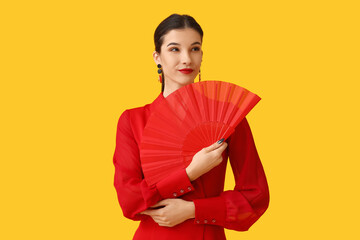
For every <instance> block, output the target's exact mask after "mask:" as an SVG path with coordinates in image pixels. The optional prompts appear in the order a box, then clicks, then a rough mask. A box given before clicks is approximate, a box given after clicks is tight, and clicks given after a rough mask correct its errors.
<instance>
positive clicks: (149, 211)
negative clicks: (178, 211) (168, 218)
mask: <svg viewBox="0 0 360 240" xmlns="http://www.w3.org/2000/svg"><path fill="white" fill-rule="evenodd" d="M142 214H145V215H149V216H151V217H154V216H159V215H160V213H159V210H158V209H154V210H152V209H147V210H145V211H143V212H142Z"/></svg>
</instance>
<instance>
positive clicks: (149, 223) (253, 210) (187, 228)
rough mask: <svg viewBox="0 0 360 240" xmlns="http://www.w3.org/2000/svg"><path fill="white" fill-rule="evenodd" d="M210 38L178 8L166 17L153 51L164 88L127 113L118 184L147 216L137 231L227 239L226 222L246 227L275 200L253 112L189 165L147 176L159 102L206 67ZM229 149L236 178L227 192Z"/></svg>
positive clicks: (120, 132)
mask: <svg viewBox="0 0 360 240" xmlns="http://www.w3.org/2000/svg"><path fill="white" fill-rule="evenodd" d="M202 38H203V31H202V29H201V27H200V26H199V24H198V23H197V22H196V21H195V20H194V19H193V18H192V17H190V16H188V15H177V14H173V15H171V16H169V17H168V18H166V19H165V20H164V21H163V22H161V23H160V25H159V26H158V27H157V29H156V31H155V35H154V40H155V51H154V53H153V57H154V60H155V63H156V64H157V66H158V68H159V69H160V70H159V73H161V76H160V80H161V82H162V92H161V93H160V94H159V96H158V97H157V98H156V99H155V100H154V102H153V103H151V104H148V105H145V106H144V107H139V108H134V109H129V110H126V111H124V112H123V114H122V115H121V116H120V118H119V122H118V126H117V136H116V149H115V153H114V158H113V163H114V166H115V178H114V186H115V188H116V190H117V194H118V200H119V203H120V205H121V208H122V210H123V214H124V216H125V217H127V218H129V219H132V220H140V221H141V222H140V225H139V227H138V229H137V231H136V233H135V236H134V239H147V240H151V239H156V240H161V239H172V240H176V239H206V240H210V239H216V240H221V239H226V238H225V234H224V228H228V229H234V230H238V231H246V230H248V229H249V227H250V226H251V225H252V224H253V223H254V222H256V221H257V219H258V218H259V217H260V216H261V215H262V214H263V213H264V212H265V210H266V209H267V207H268V204H269V191H268V185H267V181H266V177H265V173H264V170H263V167H262V164H261V162H260V159H259V156H258V153H257V150H256V147H255V143H254V140H253V137H252V134H251V130H250V127H249V125H248V122H247V120H246V118H244V119H243V120H242V121H241V122H240V123H239V125H238V126H237V127H236V129H235V132H234V133H233V134H232V135H231V136H230V137H229V138H228V139H227V140H226V141H223V139H221V140H219V141H218V142H216V143H214V144H212V145H211V146H209V147H206V148H204V149H202V150H201V151H199V152H198V153H196V154H195V155H194V157H193V159H192V162H191V163H190V165H189V166H188V167H186V168H184V169H181V170H179V171H177V172H173V173H169V175H168V176H167V177H166V178H164V179H162V180H161V181H160V182H158V183H157V184H154V185H151V186H149V185H148V184H147V183H146V181H145V180H144V177H143V173H142V169H141V164H140V157H139V146H140V141H141V136H142V131H143V129H144V127H145V124H146V122H147V119H148V117H149V115H150V114H151V112H153V111H154V109H156V106H157V105H158V104H159V103H161V102H162V101H163V100H164V99H165V98H166V97H167V96H168V95H169V94H171V93H172V92H174V91H176V90H177V89H179V88H181V87H183V86H185V85H187V84H191V83H193V82H194V79H195V78H196V76H197V75H198V73H200V65H201V61H202V56H203V51H202V49H201V46H202ZM228 157H229V159H230V163H231V167H232V169H233V173H234V176H235V181H236V186H235V188H234V190H231V191H225V192H224V191H223V187H224V180H225V171H226V165H227V159H228Z"/></svg>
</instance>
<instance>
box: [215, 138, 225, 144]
mask: <svg viewBox="0 0 360 240" xmlns="http://www.w3.org/2000/svg"><path fill="white" fill-rule="evenodd" d="M224 140H225V139H224V138H222V139H220V140H219V141H217V143H218V144H221V143H222V142H223V141H224Z"/></svg>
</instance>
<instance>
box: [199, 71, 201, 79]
mask: <svg viewBox="0 0 360 240" xmlns="http://www.w3.org/2000/svg"><path fill="white" fill-rule="evenodd" d="M200 81H201V72H200V69H199V82H200Z"/></svg>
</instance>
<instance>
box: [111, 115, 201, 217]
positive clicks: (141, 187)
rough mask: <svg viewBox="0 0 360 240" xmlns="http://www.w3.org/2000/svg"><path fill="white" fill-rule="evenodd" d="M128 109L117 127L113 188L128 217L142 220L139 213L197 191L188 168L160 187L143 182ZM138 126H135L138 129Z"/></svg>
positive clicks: (174, 174)
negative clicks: (190, 178)
mask: <svg viewBox="0 0 360 240" xmlns="http://www.w3.org/2000/svg"><path fill="white" fill-rule="evenodd" d="M133 127H134V126H132V125H131V116H130V113H129V110H126V111H124V112H123V114H122V115H121V116H120V118H119V121H118V124H117V133H116V147H115V153H114V156H113V164H114V166H115V175H114V187H115V189H116V192H117V196H118V200H119V204H120V206H121V208H122V211H123V214H124V216H125V217H127V218H130V219H133V220H141V219H142V218H145V217H147V216H144V215H140V214H138V213H140V212H142V211H144V210H145V209H147V208H149V207H151V206H152V205H154V204H155V203H157V202H158V201H160V200H162V199H165V198H173V197H179V196H181V195H183V194H186V193H188V192H191V191H193V190H194V188H193V186H192V184H191V182H190V180H189V178H188V176H187V174H186V171H185V169H181V170H179V171H177V172H174V173H172V174H170V175H169V176H168V177H166V178H165V179H163V180H161V181H160V182H158V183H157V184H154V185H151V186H148V184H147V183H146V181H145V180H144V177H143V173H142V169H141V162H140V155H139V147H138V144H137V142H136V140H135V137H134V133H133V130H132V128H133ZM135 127H136V126H135Z"/></svg>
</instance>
